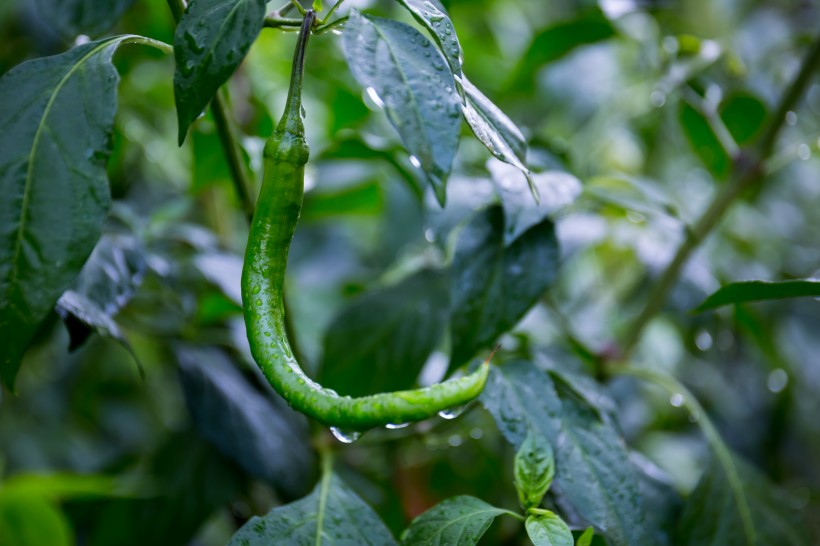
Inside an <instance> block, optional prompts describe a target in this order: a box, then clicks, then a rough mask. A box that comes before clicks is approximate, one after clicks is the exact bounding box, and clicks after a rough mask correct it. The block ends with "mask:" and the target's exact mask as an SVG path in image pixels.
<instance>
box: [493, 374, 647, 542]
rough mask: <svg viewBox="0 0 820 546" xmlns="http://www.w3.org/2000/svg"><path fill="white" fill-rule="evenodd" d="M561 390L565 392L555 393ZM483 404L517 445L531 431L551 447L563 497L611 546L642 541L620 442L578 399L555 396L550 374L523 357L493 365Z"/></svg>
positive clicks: (640, 512)
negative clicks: (599, 531) (545, 440)
mask: <svg viewBox="0 0 820 546" xmlns="http://www.w3.org/2000/svg"><path fill="white" fill-rule="evenodd" d="M561 394H566V393H561ZM481 402H482V404H483V405H484V407H485V408H487V410H488V411H489V412H490V414H491V415H492V416H493V418H494V419H495V422H496V424H497V425H498V428H499V430H500V431H501V433H502V434H503V435H504V436H505V437H506V438H507V440H509V441H510V443H512V444H513V445H514V446H516V447H520V446H521V445H522V444H523V442H524V440H525V439H526V437H527V434H528V433H529V431H531V430H534V431H537V432H539V433H541V434H543V435H544V436H545V437H546V438H547V440H549V441H550V443H551V444H552V445H553V446H555V484H556V487H560V491H561V497H562V499H564V500H565V501H566V502H568V503H569V504H570V505H571V506H572V507H573V508H574V509H575V511H576V512H577V513H578V514H579V515H580V516H581V517H583V518H584V519H585V520H586V521H589V522H590V523H592V524H594V525H595V527H596V528H598V529H600V530H601V531H602V532H603V533H604V535H605V536H606V537H607V540H608V543H609V544H611V545H613V546H642V545H645V544H647V543H648V538H647V529H646V523H645V513H644V509H643V501H642V498H641V496H640V492H639V489H638V487H639V484H638V479H637V476H636V473H635V470H634V467H633V466H632V464H631V462H630V460H629V456H628V453H627V451H626V446H625V444H624V441H623V439H622V438H621V437H620V435H619V434H618V432H617V431H616V430H615V429H614V428H613V426H612V425H611V424H610V423H608V422H606V421H603V420H601V419H600V418H599V416H598V412H597V411H595V410H594V409H592V408H591V407H589V406H588V405H587V404H586V403H584V402H583V401H582V400H580V399H578V398H576V397H574V396H571V395H566V396H562V395H559V390H558V389H557V388H556V384H555V383H553V381H552V379H551V378H550V376H549V374H548V373H546V372H545V371H544V370H541V369H539V368H537V367H536V366H535V365H534V364H532V363H530V362H526V361H513V362H508V363H505V364H504V365H503V366H494V367H493V368H492V369H491V371H490V377H489V379H488V380H487V386H486V387H485V388H484V392H483V393H482V394H481Z"/></svg>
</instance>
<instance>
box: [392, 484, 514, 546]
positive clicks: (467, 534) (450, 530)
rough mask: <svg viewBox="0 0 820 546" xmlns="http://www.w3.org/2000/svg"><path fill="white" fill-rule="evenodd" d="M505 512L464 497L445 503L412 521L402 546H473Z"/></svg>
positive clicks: (472, 498) (403, 538) (405, 533)
mask: <svg viewBox="0 0 820 546" xmlns="http://www.w3.org/2000/svg"><path fill="white" fill-rule="evenodd" d="M505 513H508V512H507V510H502V509H500V508H496V507H494V506H491V505H489V504H487V503H486V502H484V501H483V500H480V499H477V498H475V497H470V496H468V495H461V496H458V497H453V498H451V499H447V500H445V501H444V502H442V503H440V504H437V505H436V506H434V507H432V508H430V509H429V510H427V511H426V512H424V513H423V514H422V515H420V516H419V517H417V518H416V519H414V520H413V522H412V523H411V524H410V527H408V528H407V530H406V531H405V532H404V535H403V536H402V542H401V543H402V545H403V546H443V545H445V544H446V545H447V546H473V545H474V544H477V543H478V541H479V539H481V537H482V535H484V533H485V532H486V531H487V529H488V528H489V527H490V524H491V523H492V522H493V520H494V519H495V518H496V516H499V515H501V514H505Z"/></svg>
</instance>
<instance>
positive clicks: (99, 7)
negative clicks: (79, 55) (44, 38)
mask: <svg viewBox="0 0 820 546" xmlns="http://www.w3.org/2000/svg"><path fill="white" fill-rule="evenodd" d="M133 3H134V0H105V1H101V0H36V2H35V5H36V6H37V11H38V14H39V15H40V17H42V18H43V19H44V20H45V21H46V22H47V23H48V24H49V25H50V26H51V27H53V28H54V29H55V30H57V31H58V32H59V33H60V34H61V35H63V36H64V37H66V38H74V37H75V36H77V35H79V34H85V35H87V36H99V35H100V34H102V33H103V32H105V31H106V30H108V29H110V28H111V27H112V26H114V24H115V23H116V22H117V21H118V20H119V18H120V17H121V16H122V14H123V13H124V12H125V10H127V9H128V8H129V7H131V5H132V4H133Z"/></svg>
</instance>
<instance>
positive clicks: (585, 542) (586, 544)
mask: <svg viewBox="0 0 820 546" xmlns="http://www.w3.org/2000/svg"><path fill="white" fill-rule="evenodd" d="M594 536H595V529H593V528H592V527H587V530H586V531H584V532H583V533H581V536H579V537H578V540H577V541H576V542H575V546H590V544H592V539H593V537H594Z"/></svg>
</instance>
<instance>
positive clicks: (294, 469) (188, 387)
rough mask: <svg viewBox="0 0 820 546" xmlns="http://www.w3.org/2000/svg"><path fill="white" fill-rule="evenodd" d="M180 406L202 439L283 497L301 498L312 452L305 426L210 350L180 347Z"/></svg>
mask: <svg viewBox="0 0 820 546" xmlns="http://www.w3.org/2000/svg"><path fill="white" fill-rule="evenodd" d="M177 356H178V358H179V372H180V380H181V383H182V390H183V392H184V394H185V401H186V403H187V405H188V409H189V410H190V412H191V416H192V417H193V420H194V423H196V426H197V428H198V429H199V431H200V433H201V434H202V436H203V437H204V438H205V439H207V440H208V441H209V442H211V443H212V444H213V445H214V446H216V448H217V449H218V450H219V451H220V452H222V454H223V455H225V456H226V457H229V458H231V459H233V460H234V461H236V463H237V464H239V466H241V467H242V468H243V469H245V471H247V472H248V473H249V474H251V475H253V476H255V477H257V478H260V479H263V480H266V481H267V482H268V483H270V484H272V485H274V486H275V487H276V490H277V491H279V492H281V493H283V494H285V495H286V496H288V497H291V498H293V497H296V496H297V495H300V494H304V492H305V491H306V490H307V488H308V486H309V484H310V482H309V480H310V477H311V476H310V475H311V468H312V465H313V452H312V450H311V448H310V443H309V440H308V431H307V423H306V421H305V419H304V418H303V417H302V416H301V415H299V414H297V413H296V412H294V411H292V410H291V409H289V408H288V407H287V406H286V405H285V404H284V403H283V402H280V403H278V404H276V403H273V401H272V400H271V399H269V398H267V397H265V396H263V395H262V394H261V393H259V392H258V391H257V390H256V389H254V388H253V387H252V386H251V385H250V384H249V383H248V381H246V380H245V378H244V377H242V375H241V374H240V373H239V372H238V371H237V370H236V368H235V367H234V366H233V365H232V363H231V362H230V361H229V360H228V358H227V357H226V356H225V355H224V354H223V353H222V352H220V351H218V350H216V349H214V348H208V349H197V348H193V347H179V348H178V349H177Z"/></svg>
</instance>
